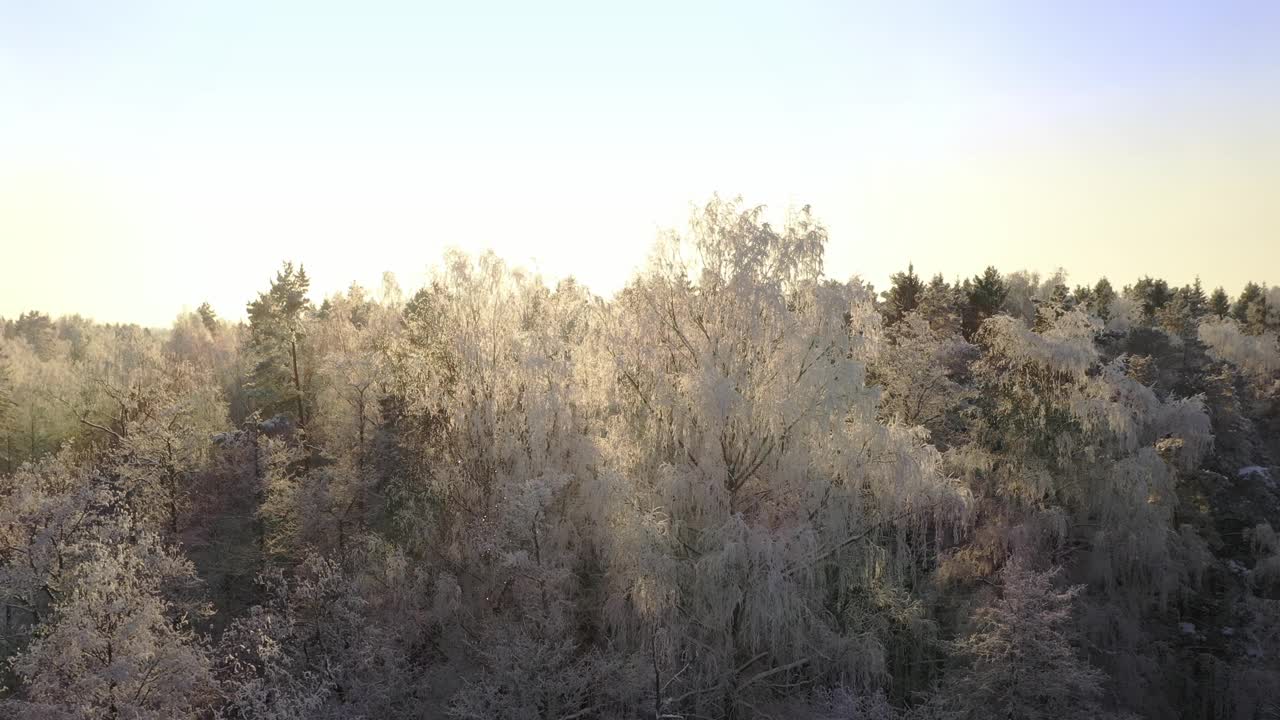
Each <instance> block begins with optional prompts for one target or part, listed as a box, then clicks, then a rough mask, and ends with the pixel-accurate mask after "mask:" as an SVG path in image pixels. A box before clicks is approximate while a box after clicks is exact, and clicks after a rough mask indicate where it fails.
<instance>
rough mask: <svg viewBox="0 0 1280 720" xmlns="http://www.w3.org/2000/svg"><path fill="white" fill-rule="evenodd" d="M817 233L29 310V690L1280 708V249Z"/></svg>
mask: <svg viewBox="0 0 1280 720" xmlns="http://www.w3.org/2000/svg"><path fill="white" fill-rule="evenodd" d="M826 244H827V234H826V231H825V229H824V227H823V226H822V224H821V223H820V222H819V221H818V220H817V219H816V218H815V217H813V216H812V215H811V214H810V211H809V208H807V207H806V208H804V209H800V210H794V211H792V212H790V213H789V214H788V216H787V219H786V221H785V222H784V223H783V224H782V226H780V227H779V226H772V225H770V224H769V223H767V222H765V221H764V215H763V212H762V210H761V209H760V208H754V207H749V206H746V205H744V204H742V202H741V201H723V200H720V199H714V200H712V201H711V202H709V203H708V204H706V205H705V206H703V207H700V208H699V209H698V210H697V211H695V213H694V214H693V217H692V218H691V221H690V223H689V227H688V229H687V230H683V231H680V232H675V231H673V232H670V233H667V234H664V235H663V236H661V237H660V238H659V240H658V242H657V243H656V245H655V247H654V250H653V252H652V255H651V258H650V260H649V262H648V264H647V266H646V267H645V268H644V269H643V270H641V271H639V272H637V274H636V275H635V276H634V277H633V278H632V279H631V280H630V282H629V283H628V284H627V285H626V287H625V288H624V289H623V290H621V291H619V292H618V293H617V294H616V295H615V296H613V297H612V298H602V297H598V296H595V295H593V294H592V293H591V292H589V291H588V290H587V289H586V288H585V287H583V286H582V285H581V284H578V283H575V282H574V281H573V280H564V281H562V282H559V283H557V284H555V286H554V287H551V286H549V285H548V284H546V283H544V282H543V281H542V279H541V278H539V277H538V276H536V275H534V274H531V273H528V272H525V271H522V270H521V269H519V268H515V267H512V266H509V265H507V264H505V263H504V262H503V261H502V260H500V259H499V258H497V257H496V256H494V255H492V254H487V255H481V256H479V257H469V256H465V255H463V254H460V253H452V254H449V255H447V256H446V257H445V258H444V261H443V262H442V263H441V265H440V268H439V269H438V270H436V271H433V274H432V275H431V276H430V278H429V281H428V282H427V284H426V285H425V286H424V287H422V288H421V289H417V290H416V291H414V292H413V293H412V294H409V293H407V292H404V291H402V290H401V289H400V288H399V286H398V285H397V284H396V282H395V279H394V277H393V276H391V275H388V276H387V277H386V279H385V281H384V283H383V287H381V288H378V289H374V290H366V289H364V288H361V287H359V286H355V285H353V286H352V287H351V288H350V289H349V290H347V291H346V292H342V293H337V294H334V295H332V296H330V297H328V298H326V299H324V301H323V302H322V303H320V304H319V305H316V304H314V303H313V302H312V301H311V300H309V299H308V298H309V292H310V288H309V280H308V277H307V274H306V271H305V269H304V266H303V265H294V264H285V265H283V267H281V269H280V270H279V272H278V274H277V275H276V276H275V278H274V280H270V282H269V283H268V282H264V287H263V288H262V291H261V293H260V294H259V295H258V296H257V297H254V298H246V300H247V301H248V305H247V310H248V319H247V322H228V321H227V320H225V319H221V318H219V317H217V315H216V314H215V313H214V312H213V311H212V310H211V309H210V307H209V306H208V305H207V304H205V305H202V306H200V307H199V309H198V310H197V311H196V312H194V313H189V314H183V315H181V316H179V317H178V318H177V319H176V320H175V322H174V324H173V326H172V327H171V328H169V329H167V330H154V329H152V330H149V329H145V328H142V327H138V326H134V325H104V324H98V323H94V322H92V321H89V320H86V319H84V318H82V317H79V316H71V317H62V318H57V319H54V318H50V317H49V316H47V315H45V314H42V313H40V312H35V311H33V312H27V313H24V314H22V315H21V316H19V317H17V318H9V319H4V320H0V329H2V331H3V332H2V333H0V335H2V338H0V603H3V608H4V609H3V618H2V619H0V717H5V718H15V719H25V718H41V719H45V718H47V719H55V718H56V719H65V720H71V719H79V718H103V719H119V720H137V719H143V718H154V719H157V720H160V719H172V718H241V719H249V718H270V719H273V720H285V719H290V720H294V719H296V720H318V719H326V718H333V719H337V718H367V719H370V720H373V719H382V718H459V719H469V720H490V719H506V718H511V719H519V720H606V719H613V718H645V719H648V720H679V719H686V720H706V719H711V720H742V719H745V718H776V719H777V720H889V719H890V718H894V719H908V718H909V719H911V720H950V719H954V720H960V719H970V718H972V719H975V720H977V719H983V720H986V719H991V718H994V719H999V720H1014V719H1017V720H1021V719H1039V718H1044V719H1062V718H1079V719H1081V720H1083V719H1086V718H1088V719H1094V718H1139V717H1140V718H1187V719H1195V720H1209V719H1214V720H1217V719H1223V720H1268V719H1269V720H1276V719H1277V718H1280V535H1278V534H1277V529H1278V528H1280V485H1278V484H1277V481H1278V480H1280V341H1278V340H1277V337H1278V333H1280V287H1269V286H1267V285H1265V284H1254V283H1251V284H1249V285H1248V286H1246V287H1245V288H1244V289H1243V290H1242V292H1240V294H1239V295H1238V296H1235V297H1230V296H1228V294H1227V293H1225V292H1223V290H1221V289H1218V290H1214V291H1211V292H1210V291H1208V290H1206V289H1205V288H1203V287H1201V285H1200V283H1199V282H1198V281H1197V282H1196V283H1195V284H1193V285H1189V286H1185V287H1176V286H1172V285H1170V284H1168V283H1166V282H1165V281H1163V280H1160V279H1157V278H1150V277H1144V278H1142V279H1141V280H1138V281H1137V282H1135V283H1133V284H1132V285H1128V286H1124V287H1113V285H1112V284H1111V283H1110V282H1108V280H1106V279H1101V280H1098V281H1097V282H1096V283H1093V284H1081V285H1075V286H1072V285H1071V284H1069V283H1068V281H1067V278H1065V277H1064V276H1062V275H1061V274H1058V275H1051V276H1048V277H1044V276H1041V275H1038V274H1036V273H1027V272H1011V271H1009V270H1008V269H1006V270H1004V271H1002V270H999V269H997V268H996V267H991V268H988V269H987V270H986V271H985V272H984V273H982V274H980V275H978V276H976V277H971V278H965V279H956V280H951V281H949V280H948V279H947V278H946V277H944V276H943V275H941V274H939V275H933V276H932V277H929V276H928V273H927V272H926V273H925V274H921V275H918V274H917V273H916V270H915V267H908V268H907V269H906V270H905V271H904V272H900V273H898V274H895V275H894V276H893V278H892V282H891V285H890V287H889V288H888V289H887V290H885V291H884V292H880V293H878V294H877V293H876V292H875V291H874V290H873V289H872V288H871V287H870V286H868V285H867V284H866V283H864V282H863V281H861V280H859V279H857V278H854V279H850V280H847V281H838V280H835V279H831V278H828V277H826V275H825V274H824V272H823V253H824V249H825V247H826ZM916 260H917V261H918V262H919V265H920V266H921V267H922V268H923V267H924V266H925V265H927V262H926V261H927V258H916ZM993 260H998V258H993ZM1274 269H1275V268H1272V270H1274ZM928 270H929V271H932V270H933V269H932V268H930V269H928ZM199 300H200V298H192V299H191V301H192V302H193V303H196V302H199ZM85 310H87V311H90V312H91V311H92V308H85Z"/></svg>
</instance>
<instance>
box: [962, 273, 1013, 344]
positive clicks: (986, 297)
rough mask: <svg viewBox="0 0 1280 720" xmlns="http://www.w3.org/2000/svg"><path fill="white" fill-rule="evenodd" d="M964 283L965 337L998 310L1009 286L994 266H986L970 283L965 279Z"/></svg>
mask: <svg viewBox="0 0 1280 720" xmlns="http://www.w3.org/2000/svg"><path fill="white" fill-rule="evenodd" d="M965 284H966V288H965V289H966V295H967V296H968V301H969V303H968V306H967V307H966V308H965V316H964V333H965V337H972V336H973V334H974V333H976V332H977V331H978V327H979V326H980V325H982V321H983V320H986V319H987V318H989V317H992V316H994V315H995V314H996V313H997V312H999V311H1000V306H1001V305H1002V304H1003V303H1004V299H1005V298H1006V297H1007V296H1008V295H1009V287H1008V285H1006V284H1005V281H1004V278H1002V277H1001V276H1000V271H999V270H996V269H995V268H994V267H988V268H987V269H986V270H984V271H983V273H982V274H981V275H976V276H974V278H973V282H972V283H969V282H968V281H966V283H965Z"/></svg>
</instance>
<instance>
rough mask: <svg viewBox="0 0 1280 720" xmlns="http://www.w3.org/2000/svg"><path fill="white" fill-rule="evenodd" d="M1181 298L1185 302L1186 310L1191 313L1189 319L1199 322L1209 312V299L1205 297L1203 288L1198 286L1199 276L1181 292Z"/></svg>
mask: <svg viewBox="0 0 1280 720" xmlns="http://www.w3.org/2000/svg"><path fill="white" fill-rule="evenodd" d="M1181 292H1182V295H1183V297H1185V298H1186V300H1187V309H1188V311H1190V313H1191V317H1193V318H1195V319H1197V320H1199V319H1200V318H1202V317H1204V315H1205V313H1207V312H1209V299H1208V298H1207V297H1205V294H1204V286H1202V285H1201V284H1200V276H1199V275H1197V276H1196V281H1195V282H1194V283H1192V284H1190V285H1187V286H1186V287H1184V288H1182V290H1181Z"/></svg>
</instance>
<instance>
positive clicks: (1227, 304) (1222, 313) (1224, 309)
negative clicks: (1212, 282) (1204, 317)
mask: <svg viewBox="0 0 1280 720" xmlns="http://www.w3.org/2000/svg"><path fill="white" fill-rule="evenodd" d="M1209 312H1210V313H1212V314H1213V315H1215V316H1216V317H1217V318H1218V319H1219V320H1221V319H1223V318H1225V317H1226V316H1227V315H1229V314H1230V313H1231V299H1230V298H1228V297H1227V291H1226V290H1223V289H1222V288H1221V287H1218V288H1215V289H1214V291H1213V295H1211V296H1210V297H1209Z"/></svg>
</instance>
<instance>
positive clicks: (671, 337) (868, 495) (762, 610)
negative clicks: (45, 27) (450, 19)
mask: <svg viewBox="0 0 1280 720" xmlns="http://www.w3.org/2000/svg"><path fill="white" fill-rule="evenodd" d="M762 213H763V210H762V209H761V208H744V207H742V206H741V205H740V204H739V203H736V202H723V201H719V200H714V201H712V202H711V203H710V204H709V205H707V206H706V207H705V208H704V209H703V210H702V211H701V212H699V213H698V214H697V215H696V217H695V218H694V220H693V221H692V223H691V227H690V233H689V235H688V236H687V237H684V238H681V237H678V236H671V237H669V238H668V239H667V242H666V243H665V244H664V245H663V246H661V247H660V249H659V251H658V252H657V253H656V255H655V257H654V259H653V260H652V261H651V265H650V268H649V270H648V271H647V272H646V273H645V274H644V275H643V276H642V277H641V278H639V279H638V280H637V281H636V282H634V283H633V284H632V285H631V286H630V287H628V289H627V290H626V291H624V293H623V294H622V295H621V296H620V298H619V300H618V305H619V307H618V308H617V309H616V311H615V313H616V314H615V315H614V319H613V324H612V326H611V328H610V334H609V337H608V339H607V347H609V348H610V352H611V354H612V356H613V363H614V370H613V372H614V373H615V374H616V375H617V376H618V377H619V378H620V380H621V382H622V388H623V392H622V393H621V394H620V396H619V398H618V400H619V402H621V403H623V407H622V410H623V412H622V414H621V415H620V416H619V417H618V418H617V420H616V421H615V423H614V425H613V427H612V428H611V429H610V430H609V431H608V438H609V445H610V446H611V447H610V449H609V453H608V455H607V458H608V461H609V464H610V465H611V466H612V467H611V469H609V470H605V471H604V472H602V473H601V478H600V485H599V490H597V491H596V492H597V493H600V495H601V501H602V502H603V505H602V506H601V509H600V510H599V511H598V512H600V513H602V516H601V522H603V523H604V524H605V526H606V527H607V528H608V529H609V530H608V533H607V535H606V536H605V538H606V539H605V541H604V542H605V543H606V547H605V553H606V558H607V559H606V562H607V564H608V566H609V567H610V573H609V576H608V579H609V583H610V588H609V599H608V601H607V602H608V605H607V607H608V608H609V616H610V624H611V625H612V626H613V628H614V632H616V633H619V634H620V636H621V637H624V638H626V639H627V641H628V643H629V644H630V645H631V646H632V647H634V648H636V650H638V651H642V652H645V653H646V654H648V655H649V656H650V657H651V658H652V663H653V672H654V676H655V686H656V688H657V689H656V690H655V696H654V703H655V708H654V710H655V712H658V713H697V714H708V713H712V714H714V715H715V716H720V717H741V716H745V715H747V714H749V713H750V709H751V707H752V704H753V703H754V702H757V701H758V700H759V698H760V697H761V696H763V695H765V694H767V692H768V688H769V687H770V686H773V685H776V684H778V683H782V684H787V683H792V682H801V683H803V682H806V681H814V680H815V679H821V680H822V681H827V682H848V683H853V684H861V685H863V686H867V685H874V684H875V683H877V682H878V681H879V679H880V676H881V674H882V673H883V667H884V660H883V655H884V646H883V643H884V638H883V637H878V636H877V635H876V633H875V632H873V631H870V628H869V625H868V623H867V618H866V617H865V616H863V615H861V612H862V611H863V609H864V608H865V605H864V604H863V603H862V602H860V601H859V598H860V597H863V596H864V595H865V594H866V593H874V592H876V591H878V590H879V589H880V588H881V587H882V586H883V585H885V584H888V585H890V586H892V585H894V584H896V583H900V582H903V581H904V579H905V578H907V577H910V576H911V575H912V573H913V572H914V569H913V568H912V566H911V562H910V559H909V558H908V557H905V556H902V555H898V554H896V553H894V552H893V551H892V549H891V546H892V545H891V543H890V544H886V542H887V541H888V540H889V538H892V537H895V536H897V535H898V534H900V533H922V534H927V533H930V532H937V533H949V532H954V531H955V530H957V529H958V528H959V527H960V526H962V525H963V523H964V519H965V507H966V504H965V499H964V496H963V494H962V493H960V492H959V491H958V490H957V489H956V488H955V487H954V486H952V485H951V484H950V483H949V482H948V481H947V480H946V479H945V478H944V477H942V475H941V473H940V468H939V456H938V455H937V452H936V451H935V450H933V449H932V448H929V447H928V446H926V445H925V444H924V443H923V442H922V440H921V437H920V435H919V434H918V433H917V432H916V431H914V430H912V429H910V428H906V427H902V426H888V427H886V426H884V425H881V424H880V423H879V422H877V421H876V407H877V399H878V398H877V392H876V390H875V389H873V388H871V387H868V386H867V384H866V382H865V373H866V370H865V363H866V360H867V359H868V358H869V357H870V356H871V355H872V354H873V353H874V349H875V345H876V343H878V342H879V336H880V328H879V325H880V323H879V317H878V314H876V313H875V312H874V310H873V309H872V305H871V300H872V298H871V297H870V294H869V293H868V292H867V290H866V289H865V288H864V287H863V286H861V285H860V284H858V283H856V282H854V283H850V284H848V285H834V284H828V283H824V282H822V281H821V276H820V273H821V268H822V252H823V246H824V244H825V239H826V233H825V230H824V229H823V228H822V227H821V226H820V225H818V224H817V223H816V222H815V221H814V220H813V218H812V217H811V216H810V214H809V212H808V210H807V208H806V209H804V210H802V211H799V212H796V213H794V214H792V215H791V216H790V217H789V218H788V220H787V222H786V224H785V225H784V226H782V227H781V228H779V229H774V228H773V227H772V226H771V225H770V224H768V223H766V222H764V220H763V216H762ZM663 688H665V689H663Z"/></svg>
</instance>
